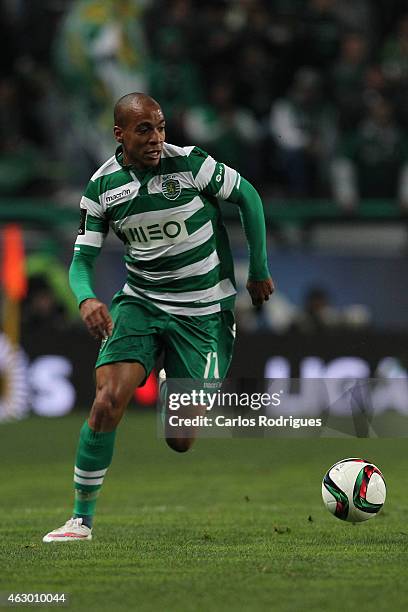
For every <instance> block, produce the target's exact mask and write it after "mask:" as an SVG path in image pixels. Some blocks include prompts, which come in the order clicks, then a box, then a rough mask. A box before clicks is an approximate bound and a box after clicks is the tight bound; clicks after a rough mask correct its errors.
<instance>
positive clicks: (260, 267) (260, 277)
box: [228, 177, 275, 306]
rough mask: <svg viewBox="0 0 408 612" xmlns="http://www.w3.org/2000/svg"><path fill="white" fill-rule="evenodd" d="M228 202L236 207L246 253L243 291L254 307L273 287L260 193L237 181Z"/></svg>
mask: <svg viewBox="0 0 408 612" xmlns="http://www.w3.org/2000/svg"><path fill="white" fill-rule="evenodd" d="M228 200H229V201H230V202H234V203H235V204H237V205H238V206H239V213H240V217H241V223H242V225H243V228H244V232H245V236H246V239H247V242H248V250H249V273H248V282H247V285H246V288H247V290H248V293H249V295H250V296H251V299H252V303H253V305H254V306H260V305H261V304H263V302H264V301H267V300H269V296H270V295H272V293H273V291H274V289H275V286H274V283H273V280H272V278H271V275H270V272H269V268H268V256H267V251H266V229H265V216H264V211H263V206H262V200H261V198H260V196H259V193H258V192H257V190H256V189H255V187H253V186H252V185H251V183H249V182H248V181H247V180H246V179H244V178H242V177H241V178H240V181H239V183H238V182H237V186H234V188H233V190H232V192H231V194H230V196H229V197H228Z"/></svg>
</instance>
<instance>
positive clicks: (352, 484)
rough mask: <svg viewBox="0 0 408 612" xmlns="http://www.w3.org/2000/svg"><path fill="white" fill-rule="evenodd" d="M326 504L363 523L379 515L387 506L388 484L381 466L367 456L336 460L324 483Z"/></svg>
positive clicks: (351, 520) (336, 512) (341, 516)
mask: <svg viewBox="0 0 408 612" xmlns="http://www.w3.org/2000/svg"><path fill="white" fill-rule="evenodd" d="M322 497H323V503H324V505H325V506H326V508H327V509H328V511H329V512H331V513H332V514H333V515H334V516H336V517H337V518H339V519H341V520H342V521H348V522H349V523H361V522H362V521H367V520H368V519H370V518H373V517H374V516H375V515H376V514H378V513H379V512H380V510H381V508H382V507H383V505H384V502H385V497H386V486H385V481H384V477H383V475H382V474H381V472H380V470H379V469H378V467H376V466H375V465H374V464H372V463H370V461H366V460H365V459H356V458H350V459H343V460H342V461H338V462H337V463H335V464H334V465H333V466H332V467H331V468H330V469H329V470H328V472H327V473H326V475H325V477H324V478H323V482H322Z"/></svg>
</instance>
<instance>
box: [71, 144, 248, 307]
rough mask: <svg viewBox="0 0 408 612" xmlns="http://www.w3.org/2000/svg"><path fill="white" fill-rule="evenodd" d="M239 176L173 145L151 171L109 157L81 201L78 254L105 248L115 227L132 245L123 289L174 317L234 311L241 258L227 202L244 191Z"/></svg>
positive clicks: (196, 152) (194, 150)
mask: <svg viewBox="0 0 408 612" xmlns="http://www.w3.org/2000/svg"><path fill="white" fill-rule="evenodd" d="M239 183H240V175H239V174H238V172H236V170H234V169H232V168H229V167H228V166H226V165H225V164H223V163H219V162H217V161H215V160H214V159H213V158H212V157H211V156H210V155H208V154H207V153H205V152H204V151H202V150H201V149H199V148H198V147H177V146H174V145H170V144H167V143H165V144H164V147H163V152H162V156H161V159H160V163H159V164H158V166H157V167H155V168H152V169H148V170H146V171H145V172H143V173H141V172H137V171H136V170H135V169H133V168H132V167H130V166H125V165H124V164H123V151H122V148H121V147H119V148H118V150H117V151H116V154H115V155H114V156H112V157H111V158H110V159H108V161H107V162H105V163H104V164H103V165H102V166H101V167H100V168H99V170H97V172H95V174H94V175H93V176H92V178H91V180H90V181H89V183H88V186H87V188H86V191H85V194H84V196H83V198H82V200H81V225H80V228H79V233H78V237H77V240H76V243H75V247H74V249H75V251H77V252H78V251H80V252H83V253H87V252H88V253H89V252H90V250H91V251H93V252H94V250H95V249H100V248H101V247H102V244H103V240H104V238H105V236H106V234H107V233H108V230H109V228H111V230H113V232H114V233H115V234H116V235H117V236H118V238H119V239H120V240H121V241H122V242H123V243H124V246H125V264H126V268H127V272H128V276H127V279H126V284H125V286H124V288H123V291H124V292H125V293H127V294H129V295H134V296H136V297H139V298H141V299H147V300H149V301H152V302H154V303H155V304H156V305H157V306H158V307H159V308H162V309H163V310H166V311H167V312H169V313H173V314H179V315H186V316H200V315H206V314H211V313H214V312H218V311H220V310H224V309H229V308H232V307H233V303H234V298H235V294H236V288H235V280H234V271H233V260H232V255H231V250H230V246H229V241H228V236H227V233H226V230H225V226H224V224H223V222H222V218H221V212H220V207H219V200H227V199H228V198H230V196H231V194H232V192H233V191H234V190H236V189H237V188H238V187H239Z"/></svg>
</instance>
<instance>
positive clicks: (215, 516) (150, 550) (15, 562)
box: [0, 414, 408, 612]
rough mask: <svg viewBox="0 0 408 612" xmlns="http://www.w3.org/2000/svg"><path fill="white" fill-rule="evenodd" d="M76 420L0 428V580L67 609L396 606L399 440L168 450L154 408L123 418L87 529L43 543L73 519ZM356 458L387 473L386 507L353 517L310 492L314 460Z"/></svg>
mask: <svg viewBox="0 0 408 612" xmlns="http://www.w3.org/2000/svg"><path fill="white" fill-rule="evenodd" d="M82 420H83V417H82V416H80V417H78V416H75V417H74V416H70V417H67V418H64V419H59V420H46V419H40V418H31V419H28V420H26V421H23V422H20V423H12V424H5V425H1V426H0V519H1V520H0V532H1V538H0V567H1V572H0V591H1V592H3V593H4V592H11V591H14V592H56V591H58V592H65V593H69V595H70V605H69V608H68V609H70V610H87V609H95V610H138V611H139V610H141V611H145V610H146V611H147V610H151V611H155V612H157V611H159V612H160V611H163V612H168V611H177V612H189V611H191V612H197V611H206V612H207V611H211V612H212V611H218V610H231V611H232V610H234V611H236V610H243V611H250V612H251V611H258V610H274V611H275V610H277V611H290V612H292V611H295V610H300V609H303V610H312V611H315V610H325V611H326V610H329V611H331V610H342V611H343V610H344V609H358V610H359V612H362V611H365V610H373V609H375V610H376V611H381V610H387V611H388V610H405V609H407V607H408V586H407V582H406V568H407V555H408V553H407V550H408V526H407V525H406V517H407V505H408V502H407V496H406V483H407V476H406V467H407V450H406V442H405V440H404V439H395V440H385V439H382V440H381V439H377V440H357V439H309V440H305V439H290V440H288V439H274V440H272V439H252V440H250V439H249V440H239V439H224V440H221V439H218V440H214V439H213V440H209V439H205V440H201V441H199V442H198V443H197V444H196V446H195V447H194V449H193V450H192V451H190V452H189V453H187V454H184V455H178V454H176V453H174V452H172V451H170V450H168V449H167V447H166V445H165V443H164V441H163V440H160V439H158V438H157V434H156V424H155V420H154V418H153V417H152V416H150V415H146V414H142V415H135V414H133V415H128V416H127V418H126V419H125V420H124V422H123V423H122V425H121V428H120V432H119V435H118V438H117V447H116V453H115V459H114V463H113V465H112V468H111V469H110V471H109V473H108V477H107V478H106V480H105V485H104V488H103V491H102V494H101V497H100V499H99V502H98V513H97V520H96V524H95V529H94V540H93V541H92V542H89V543H88V542H83V543H80V542H74V543H71V544H42V542H41V538H42V535H43V534H44V533H45V532H46V531H49V530H50V529H52V528H55V527H57V526H59V525H60V524H62V523H63V522H65V520H66V519H67V518H68V516H69V515H70V511H71V505H72V502H71V497H72V493H71V488H72V466H73V461H74V449H75V446H76V440H77V434H78V430H79V427H80V424H81V423H82ZM353 455H355V456H359V455H361V456H367V457H369V458H370V459H371V460H372V461H374V462H375V463H377V464H378V465H379V467H380V468H381V469H382V470H383V473H384V475H385V477H386V481H387V485H388V499H387V502H386V506H385V509H384V511H383V513H381V514H380V515H379V516H378V517H376V518H374V519H373V520H372V521H369V522H368V523H366V524H362V525H356V526H354V525H349V524H345V523H342V522H340V521H338V520H337V519H335V518H333V517H332V516H331V515H329V513H328V512H327V511H326V510H325V509H324V507H323V504H322V502H321V498H320V482H321V478H322V476H323V473H324V471H325V470H326V469H327V468H328V467H329V466H330V465H331V464H333V463H334V462H335V461H337V460H339V459H341V458H344V457H347V456H353ZM309 517H310V519H309ZM42 609H45V608H42Z"/></svg>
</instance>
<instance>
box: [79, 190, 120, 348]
mask: <svg viewBox="0 0 408 612" xmlns="http://www.w3.org/2000/svg"><path fill="white" fill-rule="evenodd" d="M108 229H109V226H108V223H107V221H106V219H105V217H104V215H103V212H102V210H101V207H100V204H99V201H98V196H97V193H96V188H95V185H94V183H92V181H90V183H89V184H88V187H87V190H86V192H85V195H84V197H83V198H82V200H81V223H80V226H79V230H78V237H77V239H76V241H75V246H74V256H73V258H72V262H71V266H70V269H69V283H70V286H71V289H72V291H73V293H74V295H75V297H76V299H77V302H78V305H79V310H80V313H81V317H82V320H83V321H84V323H85V325H86V326H87V328H88V330H89V332H90V333H91V334H92V336H93V337H94V338H96V339H98V340H99V339H102V338H105V337H106V336H110V335H111V333H112V329H113V323H112V319H111V316H110V314H109V311H108V308H107V306H106V305H105V304H104V303H103V302H101V301H100V300H98V298H97V297H96V295H95V292H94V289H93V275H94V267H95V261H96V258H97V256H98V255H99V252H100V250H101V248H102V244H103V241H104V238H105V236H106V234H107V233H108Z"/></svg>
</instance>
